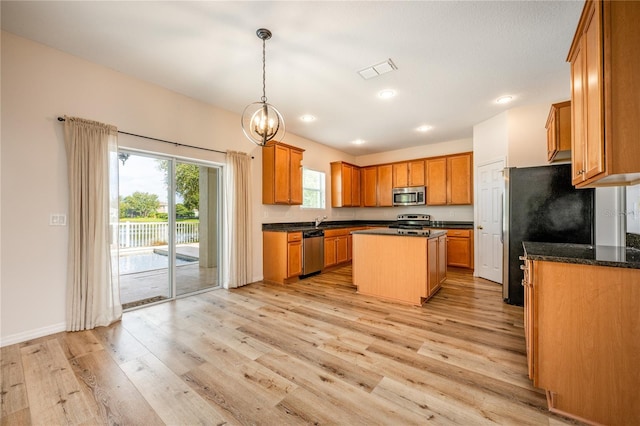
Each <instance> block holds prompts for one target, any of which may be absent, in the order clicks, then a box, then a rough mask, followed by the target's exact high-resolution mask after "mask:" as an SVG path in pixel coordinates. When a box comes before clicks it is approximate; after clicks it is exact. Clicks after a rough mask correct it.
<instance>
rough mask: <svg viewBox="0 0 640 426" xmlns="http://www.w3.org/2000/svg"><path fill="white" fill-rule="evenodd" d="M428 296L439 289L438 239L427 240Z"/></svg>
mask: <svg viewBox="0 0 640 426" xmlns="http://www.w3.org/2000/svg"><path fill="white" fill-rule="evenodd" d="M427 274H428V276H427V297H429V296H431V295H433V293H435V292H436V290H437V289H438V285H439V282H438V239H437V238H430V239H428V240H427Z"/></svg>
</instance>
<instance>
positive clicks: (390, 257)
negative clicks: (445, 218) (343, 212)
mask: <svg viewBox="0 0 640 426" xmlns="http://www.w3.org/2000/svg"><path fill="white" fill-rule="evenodd" d="M352 236H353V283H354V284H355V285H356V286H357V287H358V293H360V294H366V295H370V296H375V297H379V298H382V299H386V300H391V301H395V302H401V303H407V304H412V305H417V306H420V305H422V303H423V302H424V301H425V300H427V299H429V298H430V297H431V296H433V295H434V294H435V293H436V292H437V291H438V289H439V288H440V285H441V284H442V282H443V281H444V280H445V279H446V277H447V275H446V274H447V232H446V231H435V230H404V229H389V228H383V229H367V230H362V231H354V232H352Z"/></svg>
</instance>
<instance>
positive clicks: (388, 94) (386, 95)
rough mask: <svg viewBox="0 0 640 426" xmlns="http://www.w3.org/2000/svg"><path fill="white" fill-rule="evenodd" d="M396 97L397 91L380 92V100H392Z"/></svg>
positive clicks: (385, 90)
mask: <svg viewBox="0 0 640 426" xmlns="http://www.w3.org/2000/svg"><path fill="white" fill-rule="evenodd" d="M395 95H396V91H395V90H393V89H384V90H381V91H379V92H378V97H379V98H380V99H390V98H393V97H394V96H395Z"/></svg>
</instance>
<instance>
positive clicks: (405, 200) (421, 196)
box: [393, 186, 427, 206]
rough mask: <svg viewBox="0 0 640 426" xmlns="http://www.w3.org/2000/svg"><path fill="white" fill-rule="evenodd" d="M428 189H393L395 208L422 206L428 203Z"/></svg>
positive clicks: (420, 187)
mask: <svg viewBox="0 0 640 426" xmlns="http://www.w3.org/2000/svg"><path fill="white" fill-rule="evenodd" d="M426 194H427V188H426V187H425V186H407V187H404V188H393V205H394V206H421V205H423V204H425V201H426V198H425V197H426Z"/></svg>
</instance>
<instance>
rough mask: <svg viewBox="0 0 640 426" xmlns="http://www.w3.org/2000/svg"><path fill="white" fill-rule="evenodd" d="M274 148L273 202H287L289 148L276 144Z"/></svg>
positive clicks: (289, 178)
mask: <svg viewBox="0 0 640 426" xmlns="http://www.w3.org/2000/svg"><path fill="white" fill-rule="evenodd" d="M274 149H275V199H274V200H275V203H276V204H289V199H290V189H289V188H290V181H291V171H290V167H289V166H290V164H291V157H290V154H291V150H290V149H289V148H286V147H284V146H280V145H276V146H275V147H274Z"/></svg>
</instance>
